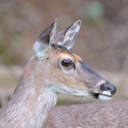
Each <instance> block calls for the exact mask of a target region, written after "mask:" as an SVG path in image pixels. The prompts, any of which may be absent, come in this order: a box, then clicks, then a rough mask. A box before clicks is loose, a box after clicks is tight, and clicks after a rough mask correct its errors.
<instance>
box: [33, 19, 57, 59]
mask: <svg viewBox="0 0 128 128" xmlns="http://www.w3.org/2000/svg"><path fill="white" fill-rule="evenodd" d="M56 27H57V21H56V19H55V20H54V22H53V23H52V24H51V25H50V26H49V27H48V28H47V29H45V31H43V32H41V33H40V35H39V37H38V39H37V40H36V42H35V44H34V46H33V51H34V54H35V56H36V57H42V56H43V55H44V53H45V51H46V50H47V49H48V47H49V44H50V43H51V42H52V41H53V40H54V37H55V34H56Z"/></svg>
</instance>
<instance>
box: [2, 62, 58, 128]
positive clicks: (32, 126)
mask: <svg viewBox="0 0 128 128" xmlns="http://www.w3.org/2000/svg"><path fill="white" fill-rule="evenodd" d="M33 68H35V67H34V62H33V61H32V62H31V65H30V64H29V66H27V67H26V69H25V72H24V73H23V76H22V77H21V80H20V83H19V86H18V87H17V88H16V90H15V91H14V94H13V96H12V99H11V100H10V102H9V104H8V106H7V107H6V108H5V109H3V111H2V112H1V114H0V127H1V128H3V127H4V128H5V127H6V128H10V127H13V128H41V127H42V125H43V123H44V121H45V119H46V117H47V114H48V112H49V110H50V109H51V108H52V107H53V106H55V104H56V101H57V97H56V94H55V93H54V92H53V91H52V89H51V86H50V85H45V84H47V82H45V80H41V81H40V79H41V78H40V77H39V78H38V80H37V75H38V76H39V74H38V73H39V72H40V71H38V70H39V69H34V70H33ZM44 77H45V76H44Z"/></svg>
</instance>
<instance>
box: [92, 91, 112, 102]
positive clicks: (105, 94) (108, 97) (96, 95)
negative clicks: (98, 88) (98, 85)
mask: <svg viewBox="0 0 128 128" xmlns="http://www.w3.org/2000/svg"><path fill="white" fill-rule="evenodd" d="M91 94H92V96H93V97H94V98H96V99H98V100H102V101H107V100H111V98H112V94H111V92H110V91H103V92H102V93H95V92H91Z"/></svg>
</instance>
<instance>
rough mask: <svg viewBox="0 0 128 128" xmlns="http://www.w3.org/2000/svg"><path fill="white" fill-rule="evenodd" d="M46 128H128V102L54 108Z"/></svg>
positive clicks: (114, 101) (113, 101)
mask: <svg viewBox="0 0 128 128" xmlns="http://www.w3.org/2000/svg"><path fill="white" fill-rule="evenodd" d="M45 128H128V100H124V99H122V100H112V101H107V102H93V103H86V104H79V105H78V104H77V105H71V106H61V107H56V108H53V109H52V110H51V111H50V112H49V115H48V119H47V121H46V122H45Z"/></svg>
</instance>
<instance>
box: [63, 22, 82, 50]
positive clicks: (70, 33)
mask: <svg viewBox="0 0 128 128" xmlns="http://www.w3.org/2000/svg"><path fill="white" fill-rule="evenodd" d="M80 26H81V20H77V21H76V22H74V23H73V24H72V25H71V26H69V27H68V28H67V29H66V30H65V34H64V40H63V43H62V44H61V45H63V46H64V47H66V48H67V49H70V48H72V46H73V45H74V44H75V39H76V36H77V35H78V32H79V31H80Z"/></svg>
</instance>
